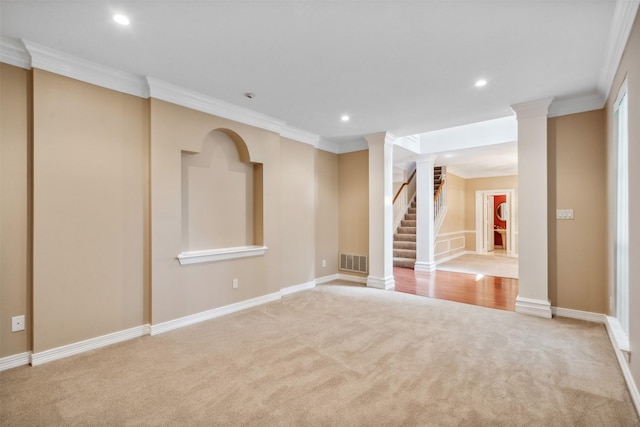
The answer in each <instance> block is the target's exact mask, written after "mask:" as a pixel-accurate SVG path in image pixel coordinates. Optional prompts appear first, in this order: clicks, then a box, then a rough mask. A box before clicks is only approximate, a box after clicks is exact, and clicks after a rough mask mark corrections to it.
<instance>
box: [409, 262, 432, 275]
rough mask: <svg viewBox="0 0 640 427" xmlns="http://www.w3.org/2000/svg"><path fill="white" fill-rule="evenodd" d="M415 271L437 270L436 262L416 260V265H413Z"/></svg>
mask: <svg viewBox="0 0 640 427" xmlns="http://www.w3.org/2000/svg"><path fill="white" fill-rule="evenodd" d="M413 269H414V270H415V271H423V272H427V273H428V272H431V271H436V263H435V262H425V261H416V265H415V266H414V267H413Z"/></svg>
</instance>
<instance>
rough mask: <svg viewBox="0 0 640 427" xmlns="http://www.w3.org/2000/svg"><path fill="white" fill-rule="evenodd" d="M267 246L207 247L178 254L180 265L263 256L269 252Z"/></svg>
mask: <svg viewBox="0 0 640 427" xmlns="http://www.w3.org/2000/svg"><path fill="white" fill-rule="evenodd" d="M267 249H269V248H267V247H266V246H236V247H233V248H220V249H205V250H202V251H187V252H181V253H180V254H178V261H179V262H180V265H188V264H199V263H201V262H213V261H223V260H228V259H235V258H246V257H252V256H262V255H264V254H265V252H267Z"/></svg>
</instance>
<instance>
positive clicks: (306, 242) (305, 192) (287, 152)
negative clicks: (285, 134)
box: [280, 139, 316, 288]
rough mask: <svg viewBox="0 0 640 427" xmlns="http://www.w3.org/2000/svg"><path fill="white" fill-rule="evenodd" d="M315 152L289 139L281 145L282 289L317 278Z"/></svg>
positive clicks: (309, 147)
mask: <svg viewBox="0 0 640 427" xmlns="http://www.w3.org/2000/svg"><path fill="white" fill-rule="evenodd" d="M315 151H316V150H315V149H314V148H313V147H312V146H310V145H307V144H300V143H299V142H295V141H291V140H288V139H282V141H281V143H280V166H281V168H282V171H281V174H280V179H281V184H280V188H281V193H280V197H281V199H280V202H281V206H280V212H281V213H280V217H281V221H282V224H281V227H282V243H281V245H282V264H281V265H282V284H281V287H283V288H284V287H287V286H294V285H299V284H301V283H307V282H309V281H312V280H313V279H314V278H315V271H314V270H315V265H316V263H315V237H316V236H315V231H316V230H315V227H316V221H315V219H316V217H315V216H316V194H315V183H314V181H315V172H314V169H315V168H314V162H315Z"/></svg>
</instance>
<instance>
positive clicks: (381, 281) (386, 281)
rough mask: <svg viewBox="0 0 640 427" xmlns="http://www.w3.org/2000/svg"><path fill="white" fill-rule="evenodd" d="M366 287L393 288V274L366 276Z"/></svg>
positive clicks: (394, 284)
mask: <svg viewBox="0 0 640 427" xmlns="http://www.w3.org/2000/svg"><path fill="white" fill-rule="evenodd" d="M366 283H367V287H369V288H375V289H384V290H387V289H393V288H394V287H395V286H396V281H395V278H394V277H393V276H388V277H373V276H369V277H367V282H366Z"/></svg>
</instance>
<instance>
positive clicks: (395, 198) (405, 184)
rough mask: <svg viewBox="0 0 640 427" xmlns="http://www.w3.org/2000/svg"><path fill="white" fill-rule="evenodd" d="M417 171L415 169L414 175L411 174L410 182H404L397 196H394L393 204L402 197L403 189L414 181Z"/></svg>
mask: <svg viewBox="0 0 640 427" xmlns="http://www.w3.org/2000/svg"><path fill="white" fill-rule="evenodd" d="M416 170H417V169H414V170H413V173H412V174H411V176H410V177H409V180H408V181H406V182H403V183H402V185H401V186H400V188H398V191H397V192H396V195H395V196H393V203H395V202H396V200H397V199H398V197H400V193H402V189H403V188H404V187H406V186H407V185H409V184H411V181H412V180H413V177H414V176H416Z"/></svg>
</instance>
